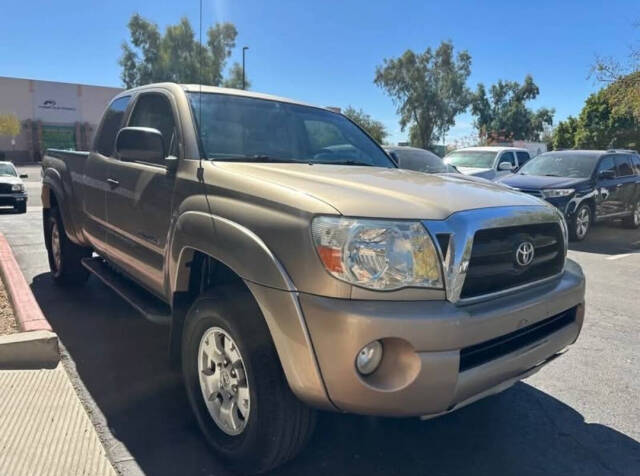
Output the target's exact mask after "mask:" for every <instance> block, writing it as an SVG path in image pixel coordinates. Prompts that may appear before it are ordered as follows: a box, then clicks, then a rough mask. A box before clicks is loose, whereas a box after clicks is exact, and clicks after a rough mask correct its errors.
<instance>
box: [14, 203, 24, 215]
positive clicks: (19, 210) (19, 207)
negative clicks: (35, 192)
mask: <svg viewBox="0 0 640 476" xmlns="http://www.w3.org/2000/svg"><path fill="white" fill-rule="evenodd" d="M13 209H14V210H15V211H16V213H27V204H26V203H25V202H22V203H20V204H18V205H15V206H14V207H13Z"/></svg>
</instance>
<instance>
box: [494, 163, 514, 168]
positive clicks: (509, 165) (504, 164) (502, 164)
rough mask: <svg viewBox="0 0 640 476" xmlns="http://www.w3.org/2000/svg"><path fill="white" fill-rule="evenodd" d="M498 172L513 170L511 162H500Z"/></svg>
mask: <svg viewBox="0 0 640 476" xmlns="http://www.w3.org/2000/svg"><path fill="white" fill-rule="evenodd" d="M498 170H513V165H512V164H511V162H500V163H499V164H498Z"/></svg>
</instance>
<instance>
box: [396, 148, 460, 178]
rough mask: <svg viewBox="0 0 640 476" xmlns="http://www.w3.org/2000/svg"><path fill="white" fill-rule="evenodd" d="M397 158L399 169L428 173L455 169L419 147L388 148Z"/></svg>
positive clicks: (449, 171)
mask: <svg viewBox="0 0 640 476" xmlns="http://www.w3.org/2000/svg"><path fill="white" fill-rule="evenodd" d="M388 151H389V152H392V153H393V154H394V155H395V156H396V157H397V158H398V165H399V167H400V168H401V169H409V170H417V171H418V172H426V173H428V174H444V173H455V172H456V169H455V168H453V167H452V166H450V165H447V164H445V163H444V162H443V161H442V159H441V158H440V157H438V156H437V155H435V154H433V153H431V152H429V151H426V150H420V149H395V148H389V149H388Z"/></svg>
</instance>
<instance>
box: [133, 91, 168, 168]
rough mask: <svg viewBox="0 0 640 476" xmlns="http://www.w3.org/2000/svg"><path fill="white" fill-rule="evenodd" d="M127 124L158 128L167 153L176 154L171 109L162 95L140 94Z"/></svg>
mask: <svg viewBox="0 0 640 476" xmlns="http://www.w3.org/2000/svg"><path fill="white" fill-rule="evenodd" d="M129 126H132V127H151V128H153V129H158V130H159V131H160V132H161V133H162V138H163V140H164V149H165V150H166V151H167V154H168V155H177V140H176V139H177V136H176V126H175V122H174V120H173V111H172V110H171V105H170V104H169V101H168V100H167V98H166V97H165V96H164V95H162V94H157V93H149V94H144V95H142V96H140V98H138V101H137V102H136V105H135V107H134V109H133V113H132V114H131V119H130V120H129ZM161 165H164V163H162V164H161Z"/></svg>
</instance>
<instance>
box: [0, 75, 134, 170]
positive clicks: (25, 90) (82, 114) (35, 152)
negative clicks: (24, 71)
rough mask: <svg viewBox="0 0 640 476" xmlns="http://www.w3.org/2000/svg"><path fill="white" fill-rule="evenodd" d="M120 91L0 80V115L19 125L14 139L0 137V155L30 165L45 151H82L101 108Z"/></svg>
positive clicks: (118, 89) (85, 146) (53, 83)
mask: <svg viewBox="0 0 640 476" xmlns="http://www.w3.org/2000/svg"><path fill="white" fill-rule="evenodd" d="M120 91H122V89H120V88H109V87H103V86H88V85H84V84H71V83H58V82H54V81H39V80H35V79H20V78H7V77H2V76H0V115H2V114H13V115H15V116H17V118H18V119H19V120H20V122H21V125H22V127H21V132H20V134H19V135H18V136H17V137H15V138H11V137H8V136H2V135H0V155H1V154H2V153H4V155H5V157H6V159H7V160H12V161H14V162H16V163H19V162H34V161H38V160H40V158H41V157H42V153H43V152H44V150H45V149H46V148H47V147H57V148H63V149H77V150H86V149H88V148H89V146H90V144H91V141H92V140H93V135H94V134H95V130H96V127H97V125H98V122H99V121H100V118H101V117H102V113H103V112H104V109H105V107H106V106H107V104H108V103H109V101H110V100H111V98H113V97H114V96H115V95H116V94H118V93H119V92H120Z"/></svg>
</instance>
